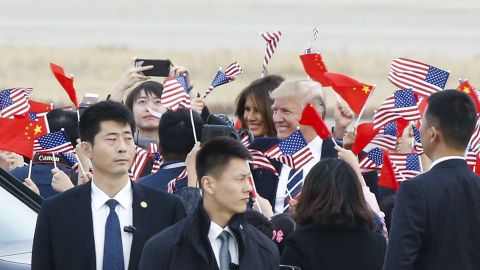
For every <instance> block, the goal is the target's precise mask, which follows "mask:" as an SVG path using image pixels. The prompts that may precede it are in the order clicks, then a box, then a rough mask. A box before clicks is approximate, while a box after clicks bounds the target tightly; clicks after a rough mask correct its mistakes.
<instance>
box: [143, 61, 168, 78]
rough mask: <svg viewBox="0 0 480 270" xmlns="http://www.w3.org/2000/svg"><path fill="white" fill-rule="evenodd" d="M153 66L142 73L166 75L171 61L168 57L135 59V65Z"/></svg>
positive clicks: (157, 75) (146, 74) (158, 75)
mask: <svg viewBox="0 0 480 270" xmlns="http://www.w3.org/2000/svg"><path fill="white" fill-rule="evenodd" d="M144 66H153V68H152V69H149V70H145V71H143V72H142V73H143V74H144V75H145V76H156V77H168V76H169V75H170V67H171V66H172V62H171V61H170V60H168V59H166V60H159V59H136V60H135V67H144Z"/></svg>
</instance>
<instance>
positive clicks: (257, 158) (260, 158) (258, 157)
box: [248, 149, 278, 176]
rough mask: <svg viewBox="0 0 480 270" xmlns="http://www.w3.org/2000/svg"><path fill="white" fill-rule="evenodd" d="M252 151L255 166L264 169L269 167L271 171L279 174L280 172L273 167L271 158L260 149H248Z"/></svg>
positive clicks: (252, 162)
mask: <svg viewBox="0 0 480 270" xmlns="http://www.w3.org/2000/svg"><path fill="white" fill-rule="evenodd" d="M248 151H250V154H251V155H252V161H251V162H250V163H251V164H252V165H253V166H257V167H260V168H263V169H267V170H269V171H271V172H273V173H274V174H275V175H276V176H278V172H277V170H276V169H275V167H273V165H272V163H270V160H268V158H267V157H266V156H265V155H264V154H263V153H262V152H260V151H258V150H255V149H248Z"/></svg>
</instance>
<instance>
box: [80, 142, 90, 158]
mask: <svg viewBox="0 0 480 270" xmlns="http://www.w3.org/2000/svg"><path fill="white" fill-rule="evenodd" d="M80 147H81V148H82V151H83V152H84V153H85V154H86V155H87V157H88V158H92V147H93V146H92V144H91V143H89V142H81V144H80Z"/></svg>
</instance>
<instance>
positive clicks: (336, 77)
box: [323, 72, 373, 114]
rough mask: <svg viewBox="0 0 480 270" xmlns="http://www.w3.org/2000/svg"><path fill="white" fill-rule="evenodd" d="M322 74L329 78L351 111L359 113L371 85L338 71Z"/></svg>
mask: <svg viewBox="0 0 480 270" xmlns="http://www.w3.org/2000/svg"><path fill="white" fill-rule="evenodd" d="M323 75H324V76H325V77H326V78H327V79H328V80H330V82H331V84H332V88H333V90H335V92H337V94H339V95H340V96H341V97H342V98H343V99H344V100H345V101H346V102H347V103H348V105H349V106H350V108H351V109H352V111H354V112H355V113H356V114H360V112H361V111H362V108H363V106H364V105H365V103H366V102H367V99H368V97H369V96H370V92H372V91H373V86H372V85H368V84H366V83H362V82H359V81H357V80H355V79H352V78H350V77H348V76H345V75H343V74H340V73H333V72H325V73H324V74H323Z"/></svg>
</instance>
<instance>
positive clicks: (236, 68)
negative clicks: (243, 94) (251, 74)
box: [225, 62, 243, 77]
mask: <svg viewBox="0 0 480 270" xmlns="http://www.w3.org/2000/svg"><path fill="white" fill-rule="evenodd" d="M242 73H243V70H242V68H241V67H240V65H239V64H238V63H237V62H234V63H232V64H230V65H229V66H228V67H227V69H225V76H227V77H234V76H236V75H239V74H242Z"/></svg>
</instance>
